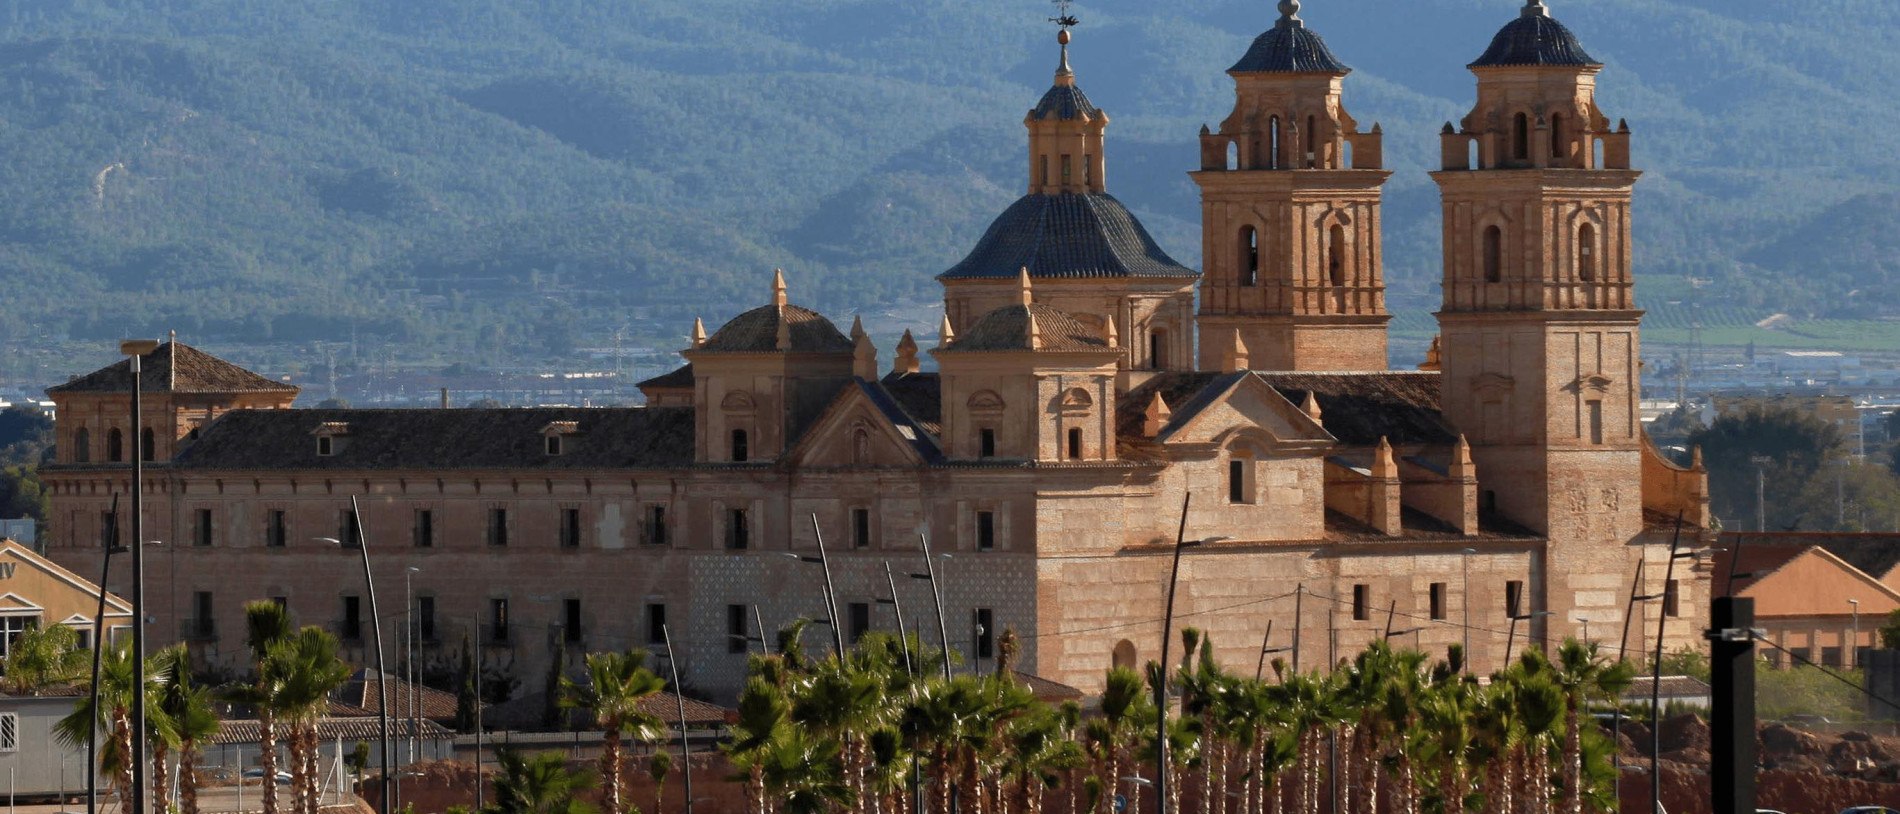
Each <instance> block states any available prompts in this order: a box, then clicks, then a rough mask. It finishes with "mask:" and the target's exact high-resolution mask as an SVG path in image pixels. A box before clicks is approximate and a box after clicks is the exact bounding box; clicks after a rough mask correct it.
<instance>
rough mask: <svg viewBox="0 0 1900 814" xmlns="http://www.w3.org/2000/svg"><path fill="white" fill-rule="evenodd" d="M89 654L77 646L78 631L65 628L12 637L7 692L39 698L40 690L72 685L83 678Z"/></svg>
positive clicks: (6, 665)
mask: <svg viewBox="0 0 1900 814" xmlns="http://www.w3.org/2000/svg"><path fill="white" fill-rule="evenodd" d="M91 665H92V651H91V650H87V649H81V648H80V647H79V631H77V630H74V629H73V628H72V627H70V626H67V625H50V626H46V627H36V628H32V629H30V630H27V631H25V632H23V633H21V634H20V635H19V636H17V637H15V638H14V640H13V644H12V645H10V646H9V647H8V653H7V657H6V661H5V662H4V663H3V664H0V669H4V670H5V672H6V687H7V692H9V693H12V694H14V695H38V694H39V693H40V692H41V691H42V690H46V689H49V688H52V687H57V686H61V685H66V684H71V683H73V682H75V681H78V680H79V679H80V678H82V677H84V676H85V675H86V671H87V669H88V668H89V667H90V666H91Z"/></svg>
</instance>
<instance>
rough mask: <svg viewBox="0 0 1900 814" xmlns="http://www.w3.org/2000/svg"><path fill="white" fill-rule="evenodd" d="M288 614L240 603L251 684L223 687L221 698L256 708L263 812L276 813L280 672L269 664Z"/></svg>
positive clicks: (286, 635) (285, 634)
mask: <svg viewBox="0 0 1900 814" xmlns="http://www.w3.org/2000/svg"><path fill="white" fill-rule="evenodd" d="M290 633H291V630H290V617H289V615H288V614H287V613H286V612H285V610H284V607H283V606H282V605H279V604H277V603H275V602H250V603H246V604H245V605H244V646H245V649H247V650H249V651H250V654H251V670H252V673H253V678H252V679H251V683H249V684H246V685H239V686H235V687H231V688H228V689H226V691H225V692H224V697H225V700H227V701H231V702H234V703H238V704H244V705H247V706H249V707H251V708H252V709H254V710H256V711H257V731H258V743H257V746H258V766H259V767H260V768H262V769H263V776H264V782H263V784H262V791H263V795H264V814H277V784H276V783H274V782H271V778H274V777H276V776H277V737H278V734H279V733H278V730H277V716H278V713H279V712H281V711H282V707H283V704H282V703H281V695H282V690H283V675H282V671H281V670H279V669H277V667H276V665H274V664H273V663H272V655H273V654H275V653H277V652H278V651H279V649H280V648H281V647H282V645H283V643H284V642H287V641H289V640H290Z"/></svg>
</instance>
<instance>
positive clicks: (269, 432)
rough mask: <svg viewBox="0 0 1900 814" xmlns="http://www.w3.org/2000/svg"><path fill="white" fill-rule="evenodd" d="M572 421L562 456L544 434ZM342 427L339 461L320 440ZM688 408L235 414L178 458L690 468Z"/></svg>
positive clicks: (227, 464)
mask: <svg viewBox="0 0 1900 814" xmlns="http://www.w3.org/2000/svg"><path fill="white" fill-rule="evenodd" d="M557 421H572V422H574V423H575V424H576V425H577V429H578V432H577V433H576V434H575V435H573V436H570V437H569V439H568V441H567V442H566V443H565V445H564V446H565V450H564V454H561V455H549V454H547V452H546V447H545V446H544V444H545V441H544V439H543V437H542V434H541V431H542V430H543V429H544V428H546V427H547V426H548V425H549V424H552V423H554V422H557ZM323 425H332V426H336V425H342V426H340V427H338V429H339V430H340V431H341V432H342V435H341V436H340V437H341V438H342V439H343V441H342V443H340V444H338V445H337V446H336V454H334V455H328V456H319V455H317V444H316V439H315V437H314V436H315V432H316V430H317V429H318V427H320V426H323ZM692 463H693V410H692V408H690V407H664V408H661V407H611V408H589V407H537V408H530V409H460V410H234V411H232V412H229V413H226V414H224V415H223V416H222V417H220V418H219V419H218V420H217V421H214V422H212V423H211V425H210V426H208V427H206V428H205V431H204V434H203V435H202V436H201V437H200V438H199V439H198V441H197V442H196V443H194V444H192V445H191V446H190V447H189V448H188V449H186V450H185V452H184V454H183V455H180V456H178V458H177V459H175V461H174V462H173V465H174V466H176V467H178V468H180V469H241V470H242V469H332V470H353V469H595V468H621V467H636V468H641V467H645V468H652V467H674V466H690V465H691V464H692Z"/></svg>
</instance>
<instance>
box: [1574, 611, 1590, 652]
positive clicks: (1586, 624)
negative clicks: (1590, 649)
mask: <svg viewBox="0 0 1900 814" xmlns="http://www.w3.org/2000/svg"><path fill="white" fill-rule="evenodd" d="M1577 621H1578V622H1581V623H1583V643H1584V645H1585V646H1586V647H1587V646H1589V644H1590V617H1588V616H1579V617H1577Z"/></svg>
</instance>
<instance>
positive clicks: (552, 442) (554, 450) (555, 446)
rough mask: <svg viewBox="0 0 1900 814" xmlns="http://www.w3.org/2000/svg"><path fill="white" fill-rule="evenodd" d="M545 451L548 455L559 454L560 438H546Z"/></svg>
mask: <svg viewBox="0 0 1900 814" xmlns="http://www.w3.org/2000/svg"><path fill="white" fill-rule="evenodd" d="M547 451H548V454H549V455H559V454H561V436H558V435H550V436H548V437H547Z"/></svg>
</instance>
